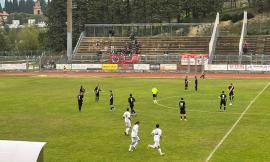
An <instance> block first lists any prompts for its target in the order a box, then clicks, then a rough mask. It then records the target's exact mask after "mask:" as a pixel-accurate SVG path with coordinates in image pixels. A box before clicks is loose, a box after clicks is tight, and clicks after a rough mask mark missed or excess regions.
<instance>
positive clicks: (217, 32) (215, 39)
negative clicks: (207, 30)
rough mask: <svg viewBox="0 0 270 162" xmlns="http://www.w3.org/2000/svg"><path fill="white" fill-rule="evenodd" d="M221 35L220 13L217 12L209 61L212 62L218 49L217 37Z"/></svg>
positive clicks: (210, 44)
mask: <svg viewBox="0 0 270 162" xmlns="http://www.w3.org/2000/svg"><path fill="white" fill-rule="evenodd" d="M218 36H219V13H217V16H216V21H215V25H214V28H213V32H212V36H211V40H210V43H209V63H210V64H211V63H212V60H213V55H214V53H215V50H216V44H217V38H218Z"/></svg>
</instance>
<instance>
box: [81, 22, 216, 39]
mask: <svg viewBox="0 0 270 162" xmlns="http://www.w3.org/2000/svg"><path fill="white" fill-rule="evenodd" d="M212 28H213V24H212V23H140V24H86V25H85V33H86V37H110V36H115V37H128V36H129V35H130V34H131V33H135V34H136V36H138V37H146V36H167V37H171V36H210V35H211V33H212Z"/></svg>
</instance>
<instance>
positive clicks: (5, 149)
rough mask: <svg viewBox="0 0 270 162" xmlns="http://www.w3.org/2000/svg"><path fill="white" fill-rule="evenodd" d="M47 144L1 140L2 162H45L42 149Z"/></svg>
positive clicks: (0, 155)
mask: <svg viewBox="0 0 270 162" xmlns="http://www.w3.org/2000/svg"><path fill="white" fill-rule="evenodd" d="M45 144H46V142H27V141H8V140H0V161H2V162H39V161H43V157H41V158H40V157H39V156H43V155H42V148H43V147H44V145H45Z"/></svg>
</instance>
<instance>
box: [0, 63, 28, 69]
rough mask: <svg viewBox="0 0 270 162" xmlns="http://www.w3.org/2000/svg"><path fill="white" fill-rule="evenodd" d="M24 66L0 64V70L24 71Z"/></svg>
mask: <svg viewBox="0 0 270 162" xmlns="http://www.w3.org/2000/svg"><path fill="white" fill-rule="evenodd" d="M26 68H27V67H26V64H0V70H26Z"/></svg>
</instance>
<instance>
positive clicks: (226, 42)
mask: <svg viewBox="0 0 270 162" xmlns="http://www.w3.org/2000/svg"><path fill="white" fill-rule="evenodd" d="M239 40H240V37H218V41H217V47H216V52H215V54H216V55H239Z"/></svg>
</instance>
